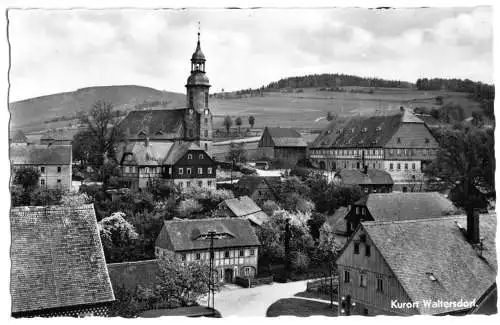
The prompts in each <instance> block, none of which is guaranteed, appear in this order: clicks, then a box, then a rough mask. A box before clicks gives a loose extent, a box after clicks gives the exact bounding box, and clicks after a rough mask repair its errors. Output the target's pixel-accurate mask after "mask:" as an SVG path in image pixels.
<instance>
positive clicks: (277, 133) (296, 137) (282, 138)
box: [264, 126, 307, 147]
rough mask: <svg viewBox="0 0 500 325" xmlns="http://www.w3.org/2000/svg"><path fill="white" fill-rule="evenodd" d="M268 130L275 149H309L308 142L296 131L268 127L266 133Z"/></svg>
mask: <svg viewBox="0 0 500 325" xmlns="http://www.w3.org/2000/svg"><path fill="white" fill-rule="evenodd" d="M266 130H267V131H268V133H269V135H270V136H271V138H272V140H273V142H274V146H275V147H307V143H306V141H305V140H304V139H303V138H302V135H301V134H300V133H299V132H298V131H297V130H295V129H291V128H279V127H268V126H266V128H265V129H264V132H266Z"/></svg>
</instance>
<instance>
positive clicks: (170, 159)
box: [118, 141, 211, 166]
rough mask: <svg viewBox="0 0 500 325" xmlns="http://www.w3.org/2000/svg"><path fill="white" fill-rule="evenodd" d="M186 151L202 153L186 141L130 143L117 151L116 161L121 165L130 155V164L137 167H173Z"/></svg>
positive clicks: (194, 145) (198, 148)
mask: <svg viewBox="0 0 500 325" xmlns="http://www.w3.org/2000/svg"><path fill="white" fill-rule="evenodd" d="M188 151H203V152H204V150H203V149H201V148H200V147H198V146H197V145H196V144H194V143H192V142H188V141H181V142H149V141H146V142H132V143H129V144H127V145H126V146H125V147H122V148H120V149H119V152H118V159H119V160H120V161H121V163H123V162H124V160H125V158H127V156H128V155H131V156H132V159H131V162H132V163H133V164H135V165H138V166H159V165H175V164H176V163H177V162H178V161H179V159H181V158H182V157H183V156H184V155H185V154H186V153H187V152H188ZM208 159H211V158H210V157H208Z"/></svg>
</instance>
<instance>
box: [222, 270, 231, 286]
mask: <svg viewBox="0 0 500 325" xmlns="http://www.w3.org/2000/svg"><path fill="white" fill-rule="evenodd" d="M224 282H226V283H232V282H233V270H232V269H225V270H224Z"/></svg>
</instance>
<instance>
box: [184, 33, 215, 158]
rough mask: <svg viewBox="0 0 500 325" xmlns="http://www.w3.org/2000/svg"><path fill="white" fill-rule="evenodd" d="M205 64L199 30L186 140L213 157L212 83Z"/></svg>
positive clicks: (188, 96) (189, 89) (188, 98)
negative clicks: (210, 101)
mask: <svg viewBox="0 0 500 325" xmlns="http://www.w3.org/2000/svg"><path fill="white" fill-rule="evenodd" d="M205 62H206V60H205V55H204V54H203V52H202V51H201V45H200V31H199V30H198V44H197V45H196V50H195V52H194V53H193V55H192V57H191V75H190V76H189V78H188V80H187V84H186V90H187V93H186V106H187V109H186V116H185V138H186V140H188V141H195V142H196V144H198V145H199V146H200V148H202V149H204V150H205V151H207V153H208V154H209V155H210V156H211V155H212V154H211V151H212V114H211V113H210V109H209V108H208V96H209V95H208V91H209V89H210V81H209V80H208V77H207V76H206V74H205Z"/></svg>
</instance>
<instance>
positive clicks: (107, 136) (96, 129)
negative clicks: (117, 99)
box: [75, 100, 123, 180]
mask: <svg viewBox="0 0 500 325" xmlns="http://www.w3.org/2000/svg"><path fill="white" fill-rule="evenodd" d="M119 115H120V114H119V112H118V111H115V110H114V108H113V104H111V103H110V102H106V101H103V100H98V101H96V102H95V103H94V105H93V106H92V109H91V110H90V112H88V113H87V114H82V116H80V123H81V124H82V125H84V126H85V130H86V133H84V134H83V135H80V136H79V139H80V137H81V139H82V140H84V143H82V145H80V146H78V148H80V150H92V152H85V151H84V152H78V151H77V152H75V153H76V156H77V157H83V158H85V157H87V158H86V159H87V160H89V159H90V158H88V157H90V156H92V157H93V158H92V159H90V160H91V161H92V162H93V164H94V165H93V166H92V167H93V168H94V169H97V170H99V171H100V172H99V177H100V178H101V179H100V180H103V177H104V175H103V172H102V168H103V165H104V162H105V161H106V157H107V158H108V159H110V160H116V156H115V149H116V145H117V144H118V142H119V141H121V140H122V139H123V132H122V130H120V128H119V127H118V123H117V119H118V117H119ZM94 150H95V151H94Z"/></svg>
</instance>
